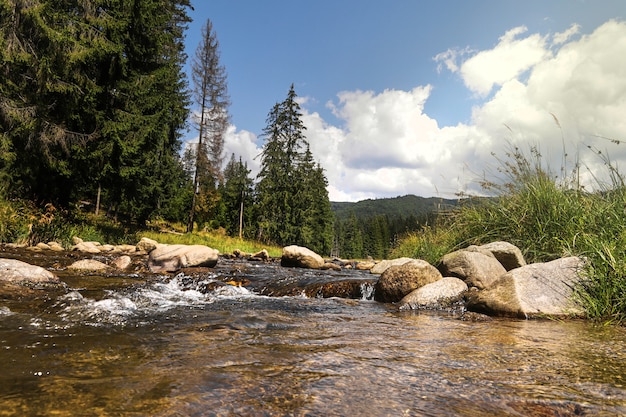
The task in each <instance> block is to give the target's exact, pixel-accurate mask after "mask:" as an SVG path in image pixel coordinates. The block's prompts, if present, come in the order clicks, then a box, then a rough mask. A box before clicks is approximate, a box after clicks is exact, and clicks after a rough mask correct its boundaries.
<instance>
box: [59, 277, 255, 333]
mask: <svg viewBox="0 0 626 417" xmlns="http://www.w3.org/2000/svg"><path fill="white" fill-rule="evenodd" d="M185 278H186V277H185V276H184V275H182V274H181V275H177V276H175V277H173V278H172V279H170V280H169V281H166V282H159V283H154V284H152V285H150V286H149V287H147V288H139V289H134V290H129V291H126V292H117V291H110V292H109V294H108V295H107V297H105V298H103V299H101V300H94V299H90V298H85V297H83V295H82V294H80V293H79V292H78V291H72V292H70V293H68V294H66V295H65V296H63V297H61V298H60V299H59V302H60V305H61V306H63V307H64V308H63V309H62V311H61V313H60V314H61V316H62V317H63V318H64V319H66V320H68V321H80V322H84V323H85V324H92V325H101V324H116V325H119V324H125V323H126V322H127V321H128V319H129V318H132V317H150V316H152V315H155V314H160V313H164V312H167V311H169V310H171V309H173V308H176V307H201V306H202V305H205V304H207V303H212V302H215V301H216V300H218V299H223V298H240V297H249V296H253V293H251V292H250V291H249V290H247V289H246V288H243V287H236V286H232V285H223V286H217V287H216V289H215V290H212V291H209V292H206V293H205V292H201V291H198V288H202V287H203V286H204V287H205V286H206V285H207V284H210V283H211V282H214V280H212V279H209V280H205V281H199V282H197V283H195V285H194V286H193V287H190V286H188V285H183V280H184V279H185Z"/></svg>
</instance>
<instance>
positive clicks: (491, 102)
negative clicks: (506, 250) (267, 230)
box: [226, 21, 626, 201]
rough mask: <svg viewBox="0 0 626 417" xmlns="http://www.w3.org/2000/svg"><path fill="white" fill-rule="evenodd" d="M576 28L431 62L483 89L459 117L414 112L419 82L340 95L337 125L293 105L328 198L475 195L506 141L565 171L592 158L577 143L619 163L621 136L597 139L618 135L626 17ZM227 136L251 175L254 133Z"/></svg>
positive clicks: (592, 163)
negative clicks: (447, 120)
mask: <svg viewBox="0 0 626 417" xmlns="http://www.w3.org/2000/svg"><path fill="white" fill-rule="evenodd" d="M578 30H579V28H578V26H577V25H574V26H572V27H570V29H568V30H567V31H565V32H563V33H561V34H556V35H554V36H553V37H552V45H548V39H549V37H548V36H542V35H539V34H528V35H526V29H525V28H523V27H519V28H514V29H512V30H510V31H508V32H507V33H506V34H505V35H504V36H502V37H501V38H500V40H499V42H498V44H497V45H496V46H495V47H494V48H492V49H490V50H484V51H480V52H477V53H476V54H474V55H473V56H471V57H467V55H463V54H460V53H459V54H455V53H449V54H447V55H441V56H440V57H439V58H438V61H439V62H444V64H445V65H446V67H447V68H448V69H449V70H451V71H458V72H459V73H460V74H461V75H462V76H463V79H464V81H465V83H466V85H467V87H468V88H469V89H470V90H471V91H473V92H477V93H481V94H488V93H489V92H491V90H493V89H494V88H495V91H494V92H493V94H492V95H491V96H489V98H488V99H486V101H484V102H481V103H479V104H477V105H476V106H475V108H474V109H473V112H472V119H471V122H470V123H468V124H458V125H456V126H439V124H438V123H437V121H436V120H435V119H433V118H432V117H430V116H429V115H428V114H426V113H424V105H425V103H426V102H427V100H428V98H429V97H430V95H431V94H433V92H436V90H433V88H432V87H431V86H429V85H426V86H418V87H416V88H414V89H412V90H411V91H401V90H385V91H383V92H380V93H375V92H372V91H344V92H341V93H339V94H338V95H337V100H336V101H334V102H332V103H330V104H329V107H330V108H331V110H332V112H333V114H334V116H335V117H336V118H338V119H339V122H340V123H339V124H338V125H337V126H333V125H331V124H329V123H328V122H327V121H325V120H324V119H323V117H322V116H321V115H320V114H318V113H316V112H308V111H307V109H306V102H303V122H304V124H305V125H306V126H307V131H306V135H307V138H308V140H309V143H310V145H311V150H312V152H313V155H314V157H315V158H316V160H318V161H319V162H320V163H321V165H322V166H323V167H324V169H325V170H326V175H327V178H328V181H329V187H328V189H329V193H330V198H331V200H333V201H358V200H362V199H365V198H377V197H393V196H398V195H403V194H408V193H412V194H416V195H421V196H425V197H428V196H440V197H446V198H449V197H454V195H455V193H457V192H461V191H465V192H472V193H480V192H481V190H480V189H479V188H478V184H477V179H478V178H479V177H480V176H481V175H482V174H483V172H491V173H494V172H496V171H497V170H496V169H495V168H497V164H498V162H497V160H496V159H495V158H494V156H493V154H495V155H496V156H498V157H499V158H505V153H506V151H507V150H508V149H509V148H510V146H519V147H520V149H522V150H527V149H528V148H529V147H530V146H538V147H539V150H540V152H541V153H542V158H543V160H544V161H546V162H547V163H549V164H550V166H551V167H552V169H555V170H556V171H558V170H559V168H560V167H561V166H562V164H563V157H564V151H563V147H564V146H565V148H566V152H567V153H568V157H567V158H568V159H569V165H568V166H567V169H568V170H569V169H572V168H573V164H574V161H576V160H578V161H579V162H580V163H581V164H582V165H583V168H584V167H585V166H587V167H590V168H592V169H596V168H597V167H600V166H601V165H602V161H601V160H600V159H599V158H598V157H597V155H595V154H593V153H592V152H590V151H589V150H588V149H587V146H592V147H594V148H597V149H600V150H602V151H603V152H605V151H608V152H609V154H610V155H611V157H612V158H613V159H614V160H616V161H618V162H621V166H622V167H623V166H625V165H624V164H626V143H624V144H623V145H621V146H618V145H614V144H612V143H611V142H610V141H609V140H606V139H602V138H599V137H598V136H602V137H608V138H613V139H618V140H622V141H626V118H624V115H625V114H626V23H624V22H618V21H609V22H607V23H605V24H604V25H602V26H601V27H599V28H597V29H596V30H595V31H594V32H593V33H590V34H587V35H583V36H580V37H579V38H578V39H574V35H575V34H576V33H577V32H578ZM463 58H466V59H465V61H463V60H462V59H463ZM448 59H451V60H452V59H453V61H450V63H448V62H447V61H446V60H448ZM455 65H456V66H455ZM554 117H556V122H555V119H554ZM229 132H230V133H229V136H228V140H227V143H226V148H227V151H228V152H231V151H234V152H235V153H236V154H242V155H244V159H246V160H248V163H249V164H250V167H251V168H252V167H253V166H255V167H257V168H256V169H257V171H258V163H259V162H260V161H259V160H258V159H259V158H257V160H256V161H253V160H252V158H253V157H254V156H256V155H258V153H259V152H260V148H259V147H258V145H257V143H256V140H257V139H256V137H255V136H254V135H253V134H251V133H249V132H245V131H241V132H236V130H235V129H234V127H233V129H232V131H229ZM590 177H591V174H589V173H584V172H583V174H582V176H581V178H582V179H583V180H584V179H585V178H590Z"/></svg>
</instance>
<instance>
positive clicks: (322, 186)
mask: <svg viewBox="0 0 626 417" xmlns="http://www.w3.org/2000/svg"><path fill="white" fill-rule="evenodd" d="M301 117H302V113H301V109H300V105H299V104H298V102H297V95H296V93H295V90H294V86H293V84H292V85H291V88H290V89H289V92H288V94H287V98H286V99H285V100H284V101H283V102H282V103H277V104H276V105H274V107H273V108H272V110H271V111H270V113H269V115H268V118H267V126H266V128H265V130H264V138H265V139H266V143H265V145H264V147H263V152H262V154H261V157H262V159H261V171H260V172H259V175H258V179H259V182H258V185H257V194H258V196H257V198H258V203H257V209H258V213H259V214H258V217H259V237H260V238H261V239H263V240H266V241H270V242H274V243H277V244H299V245H303V246H309V247H311V249H313V250H317V251H321V252H323V253H327V252H328V251H330V248H331V246H332V225H333V220H332V212H331V211H330V201H329V200H328V192H327V191H326V185H327V182H326V178H325V176H324V172H323V169H322V168H321V167H320V166H319V165H316V164H315V163H314V161H313V156H312V154H311V151H310V148H309V143H308V142H307V140H306V137H305V136H304V130H305V129H306V127H305V126H304V123H303V122H302V119H301Z"/></svg>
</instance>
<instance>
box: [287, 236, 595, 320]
mask: <svg viewBox="0 0 626 417" xmlns="http://www.w3.org/2000/svg"><path fill="white" fill-rule="evenodd" d="M281 265H283V266H293V267H301V268H314V269H322V268H324V266H325V265H328V263H324V260H323V259H322V257H321V256H319V255H317V254H315V253H314V252H313V251H311V250H309V249H307V248H302V247H298V246H288V247H286V248H284V249H283V255H282V258H281ZM583 267H584V261H583V259H581V258H578V257H567V258H561V259H557V260H554V261H552V262H545V263H534V264H526V261H525V260H524V256H523V254H522V251H521V250H520V249H519V248H517V247H516V246H515V245H512V244H511V243H508V242H492V243H489V244H486V245H482V246H469V247H467V248H465V249H462V250H458V251H455V252H452V253H449V254H447V255H445V256H444V257H443V259H442V261H441V265H440V267H439V268H435V267H434V266H433V265H431V264H429V263H428V262H426V261H424V260H420V259H411V258H398V259H392V260H384V261H381V262H378V263H374V262H361V263H356V265H354V268H355V269H357V270H364V269H368V270H370V272H371V273H372V274H378V275H380V277H379V278H378V281H377V282H376V284H375V287H374V289H375V292H374V299H375V300H377V301H380V302H385V303H397V305H398V308H399V309H401V310H406V309H420V308H445V307H447V306H450V305H451V304H453V303H462V304H463V307H464V308H465V309H467V310H468V311H470V312H474V313H483V314H488V315H494V316H510V317H526V318H528V317H541V316H550V317H556V316H558V317H564V316H579V315H582V314H583V311H582V309H581V308H580V306H578V305H577V304H576V303H575V302H574V301H573V295H574V289H575V288H576V286H577V285H579V284H580V283H581V280H582V279H583V278H584V275H583V273H582V272H583Z"/></svg>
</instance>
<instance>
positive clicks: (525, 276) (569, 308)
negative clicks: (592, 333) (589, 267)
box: [466, 256, 584, 318]
mask: <svg viewBox="0 0 626 417" xmlns="http://www.w3.org/2000/svg"><path fill="white" fill-rule="evenodd" d="M583 266H584V261H583V260H582V259H581V258H578V257H575V256H571V257H567V258H561V259H557V260H555V261H551V262H546V263H536V264H530V265H526V266H522V267H520V268H517V269H513V270H511V271H509V272H507V273H506V274H504V275H502V276H501V277H500V278H499V279H498V280H497V281H496V282H494V283H493V284H492V285H491V286H490V287H489V288H488V289H486V290H483V291H476V292H473V293H470V295H469V296H468V297H467V303H466V307H467V309H468V310H470V311H475V312H479V313H485V314H490V315H496V316H513V317H526V318H528V317H534V316H544V315H546V316H569V315H579V314H582V309H581V308H580V307H579V306H578V305H576V303H575V302H574V301H573V300H572V296H573V291H574V288H575V287H576V286H577V285H578V284H579V283H580V282H581V280H582V279H583V275H582V268H583Z"/></svg>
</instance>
